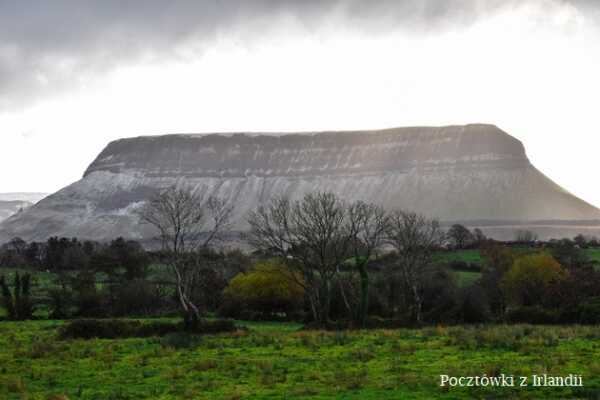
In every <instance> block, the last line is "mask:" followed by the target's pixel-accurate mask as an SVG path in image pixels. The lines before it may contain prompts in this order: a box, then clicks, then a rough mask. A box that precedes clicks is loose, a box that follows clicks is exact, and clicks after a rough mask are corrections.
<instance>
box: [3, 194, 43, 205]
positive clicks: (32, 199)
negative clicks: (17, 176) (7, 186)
mask: <svg viewBox="0 0 600 400" xmlns="http://www.w3.org/2000/svg"><path fill="white" fill-rule="evenodd" d="M46 196H48V193H37V192H20V193H0V201H26V202H28V203H32V204H35V203H37V202H38V201H40V200H41V199H43V198H44V197H46Z"/></svg>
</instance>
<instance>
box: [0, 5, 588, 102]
mask: <svg viewBox="0 0 600 400" xmlns="http://www.w3.org/2000/svg"><path fill="white" fill-rule="evenodd" d="M518 3H519V1H516V0H487V1H481V0H418V1H415V0H396V1H394V0H381V1H364V0H337V1H331V0H279V1H277V0H241V1H230V0H174V1H164V0H145V1H139V0H138V1H132V0H102V1H90V0H53V1H46V0H42V1H28V0H20V1H14V0H0V38H2V41H1V42H0V110H2V109H8V108H14V107H23V106H27V105H28V104H29V102H31V101H36V100H40V99H42V98H44V97H45V96H52V95H54V94H56V91H57V90H68V89H69V88H70V87H73V86H76V85H77V84H80V83H81V81H83V80H85V79H86V78H87V77H90V76H94V75H95V74H98V73H101V72H103V71H105V70H107V69H110V68H112V67H114V66H115V65H119V64H123V63H131V62H136V61H138V60H140V59H142V58H144V59H146V60H148V59H153V58H161V57H175V56H177V52H176V51H175V49H176V48H177V46H178V45H180V44H184V43H194V45H195V46H197V49H198V51H202V49H203V48H205V46H210V43H211V41H213V40H215V38H216V37H218V36H219V35H223V34H225V35H227V34H228V33H230V32H231V31H232V30H242V31H248V34H250V35H251V34H252V33H260V32H259V31H260V30H261V29H264V28H266V27H268V26H269V25H270V24H273V23H274V22H275V21H277V20H278V19H279V18H282V17H284V16H293V17H295V18H297V19H298V20H299V21H300V22H301V24H303V25H304V26H305V27H306V28H307V29H309V30H310V29H318V27H319V26H320V25H321V24H324V23H326V22H328V21H331V20H335V21H338V22H339V23H340V24H343V25H345V26H346V27H349V28H351V29H353V30H356V31H364V32H365V34H371V35H372V34H382V33H385V32H386V31H389V30H398V29H400V30H404V31H406V32H415V33H416V34H423V33H426V32H429V31H435V30H439V29H453V28H456V27H457V26H458V27H464V26H466V25H468V24H471V23H473V22H474V21H477V20H478V19H480V18H485V17H486V16H487V15H489V14H490V13H493V12H496V11H498V10H499V9H502V8H510V7H512V6H514V5H515V4H518ZM578 3H582V2H578ZM589 4H592V2H591V1H590V2H589ZM257 21H259V23H257Z"/></svg>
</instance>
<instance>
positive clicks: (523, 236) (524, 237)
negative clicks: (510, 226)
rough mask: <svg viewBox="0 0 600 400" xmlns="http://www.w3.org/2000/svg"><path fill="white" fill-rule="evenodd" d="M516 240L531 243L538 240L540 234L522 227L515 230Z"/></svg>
mask: <svg viewBox="0 0 600 400" xmlns="http://www.w3.org/2000/svg"><path fill="white" fill-rule="evenodd" d="M515 240H516V241H517V242H519V243H526V244H531V243H533V242H535V241H536V240H538V235H537V234H536V233H535V232H532V231H530V230H527V229H520V230H518V231H516V232H515Z"/></svg>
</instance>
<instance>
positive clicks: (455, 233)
mask: <svg viewBox="0 0 600 400" xmlns="http://www.w3.org/2000/svg"><path fill="white" fill-rule="evenodd" d="M448 237H449V238H450V239H451V240H452V241H453V242H454V245H455V246H456V248H458V249H464V248H465V246H466V245H467V244H468V243H470V242H471V241H473V234H472V233H471V231H470V230H469V229H467V228H466V227H465V226H463V225H461V224H454V225H452V227H451V228H450V229H449V230H448Z"/></svg>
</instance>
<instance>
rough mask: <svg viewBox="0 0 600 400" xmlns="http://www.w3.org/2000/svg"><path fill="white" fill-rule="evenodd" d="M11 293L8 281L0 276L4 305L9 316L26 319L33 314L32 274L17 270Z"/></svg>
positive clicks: (20, 319) (16, 319) (10, 317)
mask: <svg viewBox="0 0 600 400" xmlns="http://www.w3.org/2000/svg"><path fill="white" fill-rule="evenodd" d="M13 287H14V288H13V290H12V293H11V290H10V287H9V286H8V282H6V278H5V277H4V276H0V289H1V290H2V305H3V306H4V308H5V309H6V312H7V314H8V318H9V319H11V320H14V321H24V320H27V319H31V318H32V316H33V305H32V303H31V299H30V291H31V275H30V274H23V275H22V276H21V275H20V274H19V273H18V272H17V273H16V274H15V277H14V282H13Z"/></svg>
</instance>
